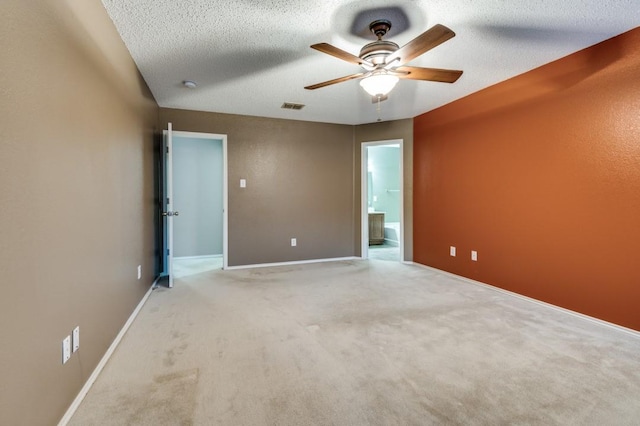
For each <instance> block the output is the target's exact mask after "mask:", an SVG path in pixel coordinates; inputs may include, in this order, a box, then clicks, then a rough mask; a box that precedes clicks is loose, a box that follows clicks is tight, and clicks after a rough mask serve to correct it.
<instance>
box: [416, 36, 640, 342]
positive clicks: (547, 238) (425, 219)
mask: <svg viewBox="0 0 640 426" xmlns="http://www.w3.org/2000/svg"><path fill="white" fill-rule="evenodd" d="M449 246H456V248H457V252H458V253H457V256H456V257H451V256H449ZM471 250H477V252H478V261H477V262H473V261H471V256H470V253H471ZM414 260H415V261H416V262H418V263H422V264H425V265H429V266H432V267H435V268H438V269H442V270H445V271H449V272H452V273H455V274H458V275H462V276H465V277H468V278H472V279H474V280H478V281H481V282H484V283H487V284H491V285H494V286H497V287H501V288H504V289H506V290H510V291H513V292H516V293H520V294H523V295H526V296H529V297H533V298H535V299H538V300H542V301H545V302H548V303H552V304H554V305H557V306H561V307H564V308H567V309H571V310H573V311H577V312H581V313H584V314H587V315H590V316H593V317H596V318H600V319H603V320H606V321H610V322H613V323H616V324H619V325H622V326H626V327H629V328H633V329H636V330H640V27H639V28H636V29H634V30H632V31H629V32H627V33H624V34H622V35H620V36H617V37H614V38H612V39H609V40H607V41H604V42H602V43H600V44H597V45H595V46H592V47H590V48H587V49H585V50H582V51H579V52H577V53H575V54H572V55H570V56H567V57H565V58H562V59H559V60H557V61H555V62H552V63H550V64H547V65H544V66H542V67H540V68H537V69H535V70H533V71H530V72H528V73H525V74H523V75H520V76H517V77H515V78H513V79H510V80H507V81H505V82H502V83H499V84H497V85H495V86H492V87H489V88H487V89H485V90H483V91H480V92H477V93H475V94H472V95H470V96H468V97H466V98H463V99H461V100H458V101H456V102H453V103H451V104H448V105H445V106H443V107H441V108H439V109H437V110H434V111H431V112H428V113H426V114H423V115H421V116H418V117H416V118H415V120H414Z"/></svg>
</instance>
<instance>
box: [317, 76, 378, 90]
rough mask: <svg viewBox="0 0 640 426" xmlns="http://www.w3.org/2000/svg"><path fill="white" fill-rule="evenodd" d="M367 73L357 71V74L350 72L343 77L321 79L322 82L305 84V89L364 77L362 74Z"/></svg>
mask: <svg viewBox="0 0 640 426" xmlns="http://www.w3.org/2000/svg"><path fill="white" fill-rule="evenodd" d="M368 74H369V73H366V72H359V73H358V74H351V75H347V76H345V77H340V78H334V79H333V80H329V81H323V82H322V83H318V84H313V85H311V86H306V87H305V89H307V90H315V89H319V88H321V87H326V86H331V85H332V84H336V83H342V82H343V81H349V80H354V79H356V78H362V77H364V76H366V75H368Z"/></svg>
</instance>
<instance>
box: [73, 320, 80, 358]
mask: <svg viewBox="0 0 640 426" xmlns="http://www.w3.org/2000/svg"><path fill="white" fill-rule="evenodd" d="M71 343H72V344H73V346H72V349H71V350H72V351H73V352H75V351H77V350H78V349H80V326H77V327H76V328H74V329H73V333H71Z"/></svg>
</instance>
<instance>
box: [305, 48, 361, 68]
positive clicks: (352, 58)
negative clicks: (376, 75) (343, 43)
mask: <svg viewBox="0 0 640 426" xmlns="http://www.w3.org/2000/svg"><path fill="white" fill-rule="evenodd" d="M311 48H312V49H315V50H317V51H319V52H322V53H326V54H327V55H331V56H335V57H336V58H338V59H342V60H343V61H347V62H349V63H352V64H355V65H362V64H366V65H370V66H373V65H372V64H370V63H369V62H367V61H363V60H362V59H360V58H358V57H357V56H356V55H352V54H351V53H349V52H345V51H344V50H342V49H338V48H337V47H335V46H332V45H330V44H329V43H318V44H313V45H311Z"/></svg>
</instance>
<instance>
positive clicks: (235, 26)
mask: <svg viewBox="0 0 640 426" xmlns="http://www.w3.org/2000/svg"><path fill="white" fill-rule="evenodd" d="M102 1H103V4H104V6H105V8H106V10H107V12H108V13H109V15H110V16H111V18H112V20H113V22H114V23H115V25H116V27H117V29H118V31H119V33H120V35H121V36H122V39H123V40H124V43H125V44H126V46H127V48H128V49H129V51H130V52H131V55H132V57H133V59H134V60H135V62H136V64H137V66H138V68H139V69H140V72H141V73H142V75H143V77H144V79H145V81H146V82H147V84H148V85H149V87H150V89H151V91H152V92H153V95H154V96H155V98H156V100H157V101H158V103H159V104H160V106H162V107H169V108H180V109H192V110H201V111H214V112H222V113H231V114H243V115H257V116H263V117H277V118H288V119H296V120H309V121H321V122H330V123H342V124H362V123H369V122H374V121H377V120H378V118H379V117H380V118H381V119H382V120H383V121H387V120H395V119H401V118H409V117H415V116H417V115H419V114H422V113H424V112H427V111H429V110H432V109H434V108H437V107H439V106H441V105H444V104H447V103H449V102H451V101H454V100H456V99H459V98H461V97H463V96H466V95H468V94H470V93H473V92H476V91H478V90H480V89H483V88H485V87H487V86H490V85H493V84H495V83H498V82H500V81H503V80H505V79H508V78H510V77H513V76H515V75H518V74H521V73H523V72H526V71H528V70H530V69H532V68H536V67H538V66H540V65H543V64H545V63H548V62H551V61H553V60H555V59H558V58H561V57H563V56H566V55H568V54H570V53H572V52H575V51H577V50H580V49H582V48H585V47H588V46H591V45H593V44H595V43H598V42H600V41H603V40H606V39H608V38H610V37H612V36H615V35H618V34H620V33H623V32H625V31H627V30H630V29H632V28H635V27H637V26H640V1H639V0H610V1H595V0H583V1H579V0H566V1H561V0H526V1H524V0H428V1H420V0H414V1H389V0H386V1H378V0H355V1H354V0H346V1H345V0H271V1H251V0H235V1H217V0H183V1H176V0H136V1H131V0H102ZM380 18H385V19H390V20H391V21H392V24H393V27H392V29H391V31H390V32H389V34H388V35H387V36H386V37H385V39H388V40H391V41H395V42H396V43H398V44H399V45H400V46H402V45H404V44H405V43H407V42H409V41H410V40H412V39H413V38H414V37H416V36H417V35H419V34H421V33H422V32H424V31H425V30H427V29H428V28H430V27H432V26H433V25H435V24H437V23H439V24H443V25H445V26H447V27H449V28H451V29H452V30H453V31H454V32H455V33H456V37H454V38H453V39H451V40H449V41H447V42H445V43H444V44H442V45H440V46H438V47H436V48H435V49H433V50H431V51H429V52H427V53H425V54H424V55H422V56H420V57H418V58H416V59H414V60H413V61H411V62H410V63H409V65H414V66H422V67H434V68H450V69H461V70H464V74H463V75H462V77H461V78H460V79H459V80H458V81H457V82H456V83H453V84H446V83H435V82H424V81H411V80H400V82H399V83H398V85H397V86H396V88H395V89H394V90H393V91H392V92H391V94H390V96H389V99H388V100H386V101H384V102H382V103H381V104H380V112H378V111H377V109H376V105H375V104H372V103H371V97H370V96H369V95H367V94H366V93H365V92H364V90H362V88H361V87H360V86H359V84H358V81H356V80H353V81H348V82H344V83H340V84H336V85H333V86H329V87H325V88H321V89H317V90H313V91H310V90H305V89H304V86H307V85H310V84H315V83H319V82H322V81H325V80H330V79H334V78H337V77H342V76H345V75H349V74H353V73H356V72H359V71H360V68H359V67H358V66H357V65H352V64H349V63H347V62H344V61H341V60H339V59H337V58H334V57H332V56H329V55H326V54H323V53H320V52H318V51H315V50H313V49H310V48H309V46H310V45H311V44H315V43H320V42H327V43H331V44H333V45H334V46H336V47H339V48H341V49H343V50H346V51H347V52H350V53H352V54H354V55H358V53H359V51H360V48H361V47H362V46H363V45H364V44H366V43H368V42H369V41H371V40H373V39H374V37H373V36H372V35H370V34H368V33H367V27H368V23H369V22H370V21H372V20H374V19H380ZM184 80H193V81H196V82H197V84H198V86H197V88H195V89H188V88H185V87H184V86H183V85H182V81H184ZM284 102H292V103H301V104H305V105H306V107H305V108H304V109H302V110H299V111H296V110H291V109H282V108H280V107H281V105H282V104H283V103H284Z"/></svg>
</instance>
